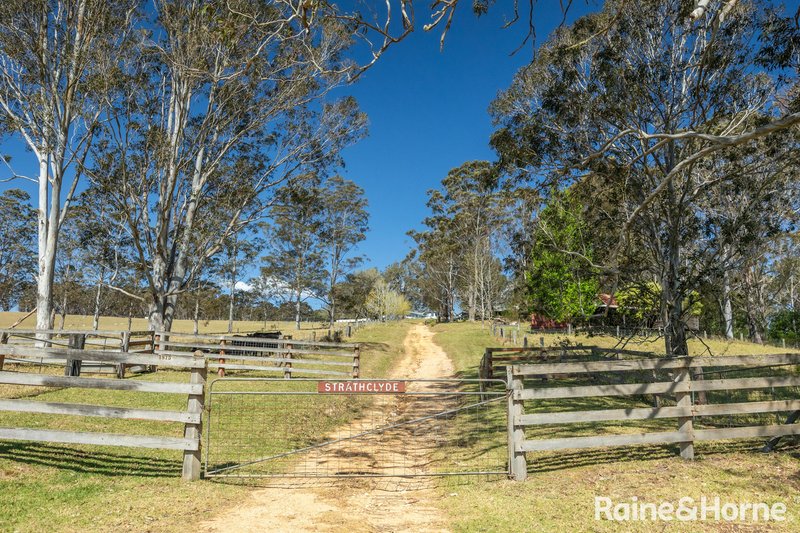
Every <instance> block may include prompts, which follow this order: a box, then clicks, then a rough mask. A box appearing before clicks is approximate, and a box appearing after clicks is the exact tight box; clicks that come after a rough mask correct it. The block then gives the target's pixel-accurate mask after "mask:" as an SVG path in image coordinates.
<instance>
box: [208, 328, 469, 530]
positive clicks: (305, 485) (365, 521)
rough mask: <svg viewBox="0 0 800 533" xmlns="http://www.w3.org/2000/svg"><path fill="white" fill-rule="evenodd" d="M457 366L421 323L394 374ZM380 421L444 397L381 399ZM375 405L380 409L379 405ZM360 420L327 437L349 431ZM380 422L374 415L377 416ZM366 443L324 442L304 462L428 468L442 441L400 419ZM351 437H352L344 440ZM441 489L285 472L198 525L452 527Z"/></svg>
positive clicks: (437, 373)
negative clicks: (359, 447) (355, 446)
mask: <svg viewBox="0 0 800 533" xmlns="http://www.w3.org/2000/svg"><path fill="white" fill-rule="evenodd" d="M453 373H454V368H453V365H452V363H451V361H450V359H449V357H448V356H447V354H446V353H445V352H444V350H442V349H441V348H440V347H439V346H437V345H436V344H435V343H434V342H433V332H432V331H431V330H430V328H428V327H427V326H424V325H421V324H420V325H415V326H414V327H413V328H411V330H410V331H409V333H408V335H407V336H406V338H405V341H404V356H403V358H402V359H401V360H400V361H399V363H398V364H397V365H396V366H395V367H394V368H393V370H392V372H391V375H390V376H387V377H388V378H389V379H447V378H451V377H452V376H453ZM437 386H438V384H437V383H435V382H431V383H426V382H411V383H409V389H408V390H409V392H412V391H413V392H434V391H435V390H436V387H437ZM375 402H376V404H377V405H376V407H378V409H377V411H378V412H380V413H381V418H383V420H381V421H380V422H381V423H382V424H386V425H391V424H392V422H393V421H394V420H398V419H399V418H400V416H401V415H402V416H403V417H404V418H408V417H409V416H411V417H414V418H422V417H426V416H430V415H431V414H433V411H438V410H440V409H441V408H442V405H441V404H439V405H438V406H435V405H433V404H432V403H431V402H407V401H404V399H403V398H402V397H397V396H379V397H377V398H376V399H375ZM373 410H375V409H373ZM361 422H362V421H359V420H356V421H353V422H352V423H350V424H347V425H346V426H345V427H342V428H339V429H337V430H336V432H334V433H333V434H332V435H329V436H328V438H329V439H331V440H336V439H339V438H342V439H347V436H348V435H352V434H353V431H354V427H358V425H359V424H360V423H361ZM373 422H374V421H373ZM366 438H367V439H369V440H371V441H372V442H363V444H364V446H363V451H361V452H358V453H353V451H352V449H347V448H346V447H345V446H336V445H333V446H326V447H324V448H321V449H320V450H318V451H315V452H313V453H311V454H309V455H308V457H305V458H304V464H303V468H306V469H308V468H315V467H317V468H320V469H322V468H325V467H327V466H329V464H330V463H334V462H335V463H336V468H337V470H339V471H340V473H353V474H358V473H363V472H367V471H375V468H376V465H377V464H378V463H386V464H392V465H403V469H404V470H403V471H413V472H416V473H425V472H426V471H427V469H429V468H430V463H431V456H432V453H433V451H434V450H435V449H436V447H437V446H438V443H437V441H436V435H435V434H431V433H429V432H426V431H422V432H418V431H413V430H411V428H409V427H408V426H402V425H401V426H398V427H396V428H393V429H390V430H388V431H382V432H381V433H380V435H377V434H376V435H375V436H374V438H373V437H372V436H368V437H366ZM345 442H346V440H345ZM438 497H439V495H438V493H437V491H436V490H434V487H433V484H432V482H431V481H430V480H429V479H428V478H391V477H387V478H367V479H364V478H347V479H336V480H329V481H320V480H316V479H297V478H288V479H282V480H280V481H279V482H277V483H275V484H274V485H272V484H271V486H269V487H267V488H263V489H258V490H255V491H253V492H252V493H251V494H250V495H249V496H248V499H247V501H245V502H243V503H242V504H241V505H239V506H237V507H235V508H232V509H230V510H228V511H226V512H224V513H222V514H220V515H218V516H216V517H214V518H213V519H211V520H208V521H206V522H203V523H201V524H200V525H199V526H200V527H199V529H200V530H201V531H205V532H212V531H217V532H219V531H237V532H238V531H244V532H255V531H292V532H306V531H308V532H312V531H314V532H316V531H323V532H340V531H341V532H344V531H347V532H355V531H358V532H360V531H416V532H441V531H448V527H447V519H446V517H445V516H444V514H443V513H442V511H441V510H440V509H438V508H437V507H436V506H435V505H434V503H435V501H436V499H437V498H438Z"/></svg>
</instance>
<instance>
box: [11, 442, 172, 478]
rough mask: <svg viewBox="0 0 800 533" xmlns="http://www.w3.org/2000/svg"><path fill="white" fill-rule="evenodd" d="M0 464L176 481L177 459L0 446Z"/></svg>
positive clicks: (29, 445) (33, 445)
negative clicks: (171, 478)
mask: <svg viewBox="0 0 800 533" xmlns="http://www.w3.org/2000/svg"><path fill="white" fill-rule="evenodd" d="M0 460H5V461H10V462H14V463H21V464H26V465H35V466H44V467H48V468H56V469H58V470H68V471H72V472H78V473H81V474H99V475H104V476H112V477H117V476H141V477H173V478H174V477H176V476H179V475H180V472H181V461H180V460H178V459H174V460H171V459H160V458H154V457H145V456H137V455H127V454H124V453H119V454H117V453H107V452H98V451H96V450H91V451H90V450H82V449H78V448H72V447H70V448H67V447H62V446H51V445H48V444H38V443H7V442H3V443H0Z"/></svg>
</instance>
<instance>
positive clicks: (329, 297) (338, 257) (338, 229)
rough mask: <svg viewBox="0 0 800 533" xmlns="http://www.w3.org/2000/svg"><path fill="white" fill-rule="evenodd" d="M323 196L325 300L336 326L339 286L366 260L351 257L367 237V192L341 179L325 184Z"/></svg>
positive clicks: (322, 237) (336, 178)
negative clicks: (365, 194) (365, 193)
mask: <svg viewBox="0 0 800 533" xmlns="http://www.w3.org/2000/svg"><path fill="white" fill-rule="evenodd" d="M320 192H321V196H322V198H321V206H320V207H321V214H320V215H321V219H322V220H321V222H322V225H321V228H320V245H321V246H322V249H323V250H324V255H325V269H326V273H327V275H326V278H327V288H326V291H325V292H326V294H325V298H324V299H325V303H326V304H327V307H328V316H329V317H330V323H331V325H333V323H334V322H335V321H336V312H337V307H336V303H337V285H338V284H339V282H340V281H341V280H342V279H343V278H344V277H345V276H347V274H348V273H350V272H352V271H353V270H354V269H355V268H356V267H358V265H360V264H361V263H362V262H363V260H364V258H363V257H360V256H352V255H351V254H352V252H353V250H354V249H355V247H356V246H358V243H360V242H361V241H363V240H364V239H365V238H366V237H367V235H366V232H367V230H368V229H369V213H368V212H367V206H368V205H369V204H368V202H367V198H366V197H365V196H364V189H362V188H361V187H359V186H358V185H356V184H355V183H353V182H352V181H349V180H346V179H344V178H342V177H341V176H338V175H337V176H332V177H331V178H328V179H327V180H325V183H324V184H323V187H322V190H321V191H320Z"/></svg>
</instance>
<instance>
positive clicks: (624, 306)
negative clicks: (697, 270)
mask: <svg viewBox="0 0 800 533" xmlns="http://www.w3.org/2000/svg"><path fill="white" fill-rule="evenodd" d="M661 292H662V291H661V285H659V284H658V283H656V282H655V281H648V282H646V283H637V284H633V285H628V286H626V287H624V288H623V289H621V290H619V291H617V293H616V294H615V295H614V296H615V298H616V300H617V304H619V313H620V314H624V315H626V316H629V317H631V318H634V319H635V320H637V321H640V322H649V321H654V320H656V319H657V318H658V317H659V315H660V314H661V297H662V295H661ZM683 310H684V314H685V315H686V316H700V315H702V314H703V302H702V301H701V299H700V293H698V292H697V291H692V292H691V293H690V294H689V296H687V297H686V298H684V300H683Z"/></svg>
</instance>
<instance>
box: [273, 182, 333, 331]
mask: <svg viewBox="0 0 800 533" xmlns="http://www.w3.org/2000/svg"><path fill="white" fill-rule="evenodd" d="M322 212H323V206H322V194H321V191H320V185H319V183H318V180H317V177H316V176H313V175H310V176H305V177H304V179H302V180H299V181H292V182H290V183H288V184H286V185H284V186H283V187H281V188H280V189H279V190H278V192H277V194H276V201H275V203H274V204H273V205H272V207H271V208H270V212H269V215H270V219H271V221H272V225H271V226H268V227H266V228H265V232H266V233H267V234H268V243H269V244H268V248H267V255H266V256H265V257H264V262H265V266H264V267H263V268H262V270H261V277H262V278H264V279H265V283H266V280H271V282H272V283H273V284H277V285H278V286H279V287H282V289H283V291H284V292H286V293H288V294H289V295H290V297H289V300H290V301H291V302H292V304H293V305H294V309H295V317H294V319H295V327H296V328H297V329H298V330H299V329H300V321H301V319H302V316H301V315H302V313H301V311H302V309H303V304H304V303H305V302H306V301H307V300H308V299H310V298H316V297H318V296H319V295H320V294H321V293H323V292H324V290H325V281H326V272H325V256H324V252H323V248H322V245H321V242H320V241H321V235H322V228H323V224H324V221H323V216H322Z"/></svg>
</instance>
